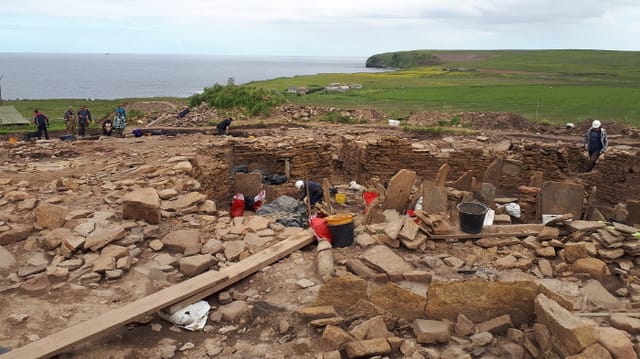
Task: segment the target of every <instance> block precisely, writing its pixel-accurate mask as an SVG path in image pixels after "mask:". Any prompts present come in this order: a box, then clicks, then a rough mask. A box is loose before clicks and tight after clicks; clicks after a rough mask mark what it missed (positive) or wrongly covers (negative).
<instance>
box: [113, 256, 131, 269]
mask: <svg viewBox="0 0 640 359" xmlns="http://www.w3.org/2000/svg"><path fill="white" fill-rule="evenodd" d="M132 262H133V259H132V258H131V257H130V256H126V257H122V258H118V259H117V260H116V269H122V270H126V271H128V270H129V269H131V264H132Z"/></svg>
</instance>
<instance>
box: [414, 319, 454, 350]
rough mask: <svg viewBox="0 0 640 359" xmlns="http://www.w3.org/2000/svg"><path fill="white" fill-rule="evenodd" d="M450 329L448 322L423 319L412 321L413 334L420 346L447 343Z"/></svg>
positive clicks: (449, 337)
mask: <svg viewBox="0 0 640 359" xmlns="http://www.w3.org/2000/svg"><path fill="white" fill-rule="evenodd" d="M451 329H452V328H451V323H449V322H441V321H437V320H425V319H416V320H414V321H413V333H414V334H415V336H416V338H417V340H418V343H421V344H434V343H448V342H449V339H451Z"/></svg>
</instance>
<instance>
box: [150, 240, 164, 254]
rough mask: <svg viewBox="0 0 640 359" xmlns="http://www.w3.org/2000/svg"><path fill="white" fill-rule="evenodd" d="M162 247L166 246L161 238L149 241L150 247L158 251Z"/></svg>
mask: <svg viewBox="0 0 640 359" xmlns="http://www.w3.org/2000/svg"><path fill="white" fill-rule="evenodd" d="M162 247H164V244H163V243H162V241H160V240H159V239H154V240H152V241H151V242H149V248H151V249H152V250H154V251H156V252H157V251H159V250H161V249H162Z"/></svg>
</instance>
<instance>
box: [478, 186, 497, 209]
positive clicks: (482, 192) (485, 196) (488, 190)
mask: <svg viewBox="0 0 640 359" xmlns="http://www.w3.org/2000/svg"><path fill="white" fill-rule="evenodd" d="M474 195H475V196H476V198H477V199H478V200H480V202H482V203H484V204H486V205H487V206H489V208H495V206H496V203H495V202H496V186H494V185H493V184H492V183H489V182H485V183H482V184H481V185H480V188H479V189H478V190H477V191H475V193H474Z"/></svg>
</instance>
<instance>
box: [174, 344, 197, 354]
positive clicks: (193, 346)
mask: <svg viewBox="0 0 640 359" xmlns="http://www.w3.org/2000/svg"><path fill="white" fill-rule="evenodd" d="M195 347H196V345H195V344H193V343H192V342H186V343H184V345H183V346H181V347H180V348H179V349H178V350H179V351H181V352H183V351H186V350H189V349H193V348H195Z"/></svg>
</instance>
